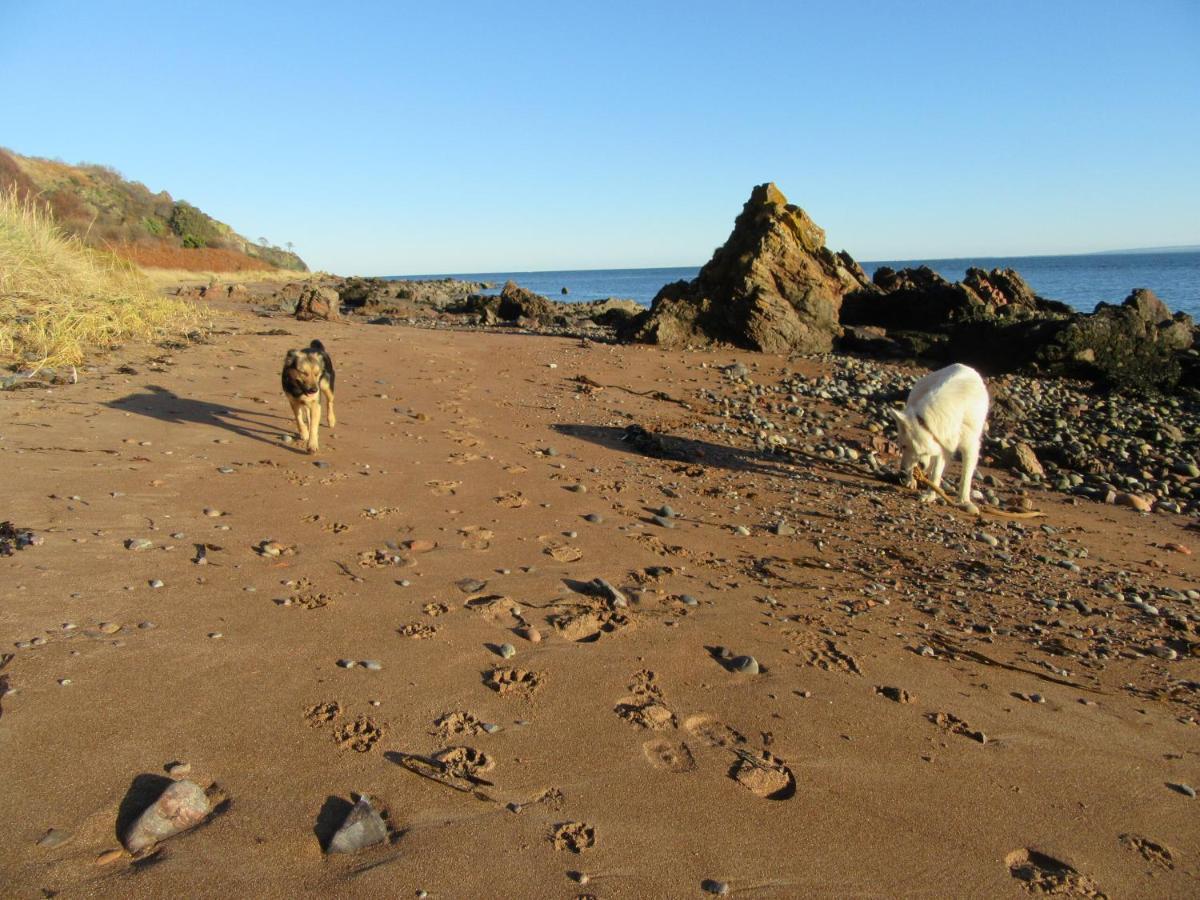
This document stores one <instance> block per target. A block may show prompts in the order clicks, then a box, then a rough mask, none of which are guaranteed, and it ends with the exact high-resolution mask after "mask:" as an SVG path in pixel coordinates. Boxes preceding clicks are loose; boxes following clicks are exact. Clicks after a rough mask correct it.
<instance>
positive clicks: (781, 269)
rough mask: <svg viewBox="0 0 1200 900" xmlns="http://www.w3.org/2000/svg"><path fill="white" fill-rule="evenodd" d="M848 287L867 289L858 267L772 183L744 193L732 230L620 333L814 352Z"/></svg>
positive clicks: (828, 344)
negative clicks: (689, 276) (696, 269)
mask: <svg viewBox="0 0 1200 900" xmlns="http://www.w3.org/2000/svg"><path fill="white" fill-rule="evenodd" d="M849 291H866V292H874V291H875V288H874V287H873V286H872V285H871V283H870V282H869V281H867V279H866V275H865V273H864V272H863V271H862V268H861V267H860V266H859V265H858V264H857V263H855V262H854V260H853V259H851V258H850V256H849V255H848V254H846V253H840V254H834V253H832V252H831V251H830V250H829V249H828V248H827V247H826V246H825V232H824V231H822V230H821V229H820V228H819V227H818V226H817V225H816V224H815V223H814V222H813V221H812V219H810V218H809V217H808V215H807V213H805V212H804V210H802V209H801V208H800V207H798V206H794V205H793V204H790V203H788V201H787V198H786V197H785V196H784V195H783V193H782V192H781V191H780V190H779V188H777V187H776V186H775V185H774V184H760V185H758V186H757V187H755V188H754V190H753V191H752V192H751V194H750V199H749V200H748V201H747V202H746V204H745V206H744V207H743V208H742V212H741V215H739V216H738V218H737V221H736V222H734V226H733V232H732V233H731V234H730V236H729V239H728V240H727V241H726V242H725V244H724V245H722V246H721V247H719V248H718V249H717V250H716V252H715V253H713V256H712V259H710V260H709V261H708V263H706V264H705V266H704V268H702V269H701V270H700V273H699V275H697V277H696V278H695V279H694V280H692V281H677V282H674V283H672V284H668V285H666V286H664V287H663V288H662V289H661V290H660V291H659V292H658V294H657V296H655V298H654V301H653V303H652V304H651V307H650V310H649V311H648V312H646V313H644V314H642V315H640V316H638V317H637V319H635V320H634V321H633V322H632V323H630V326H629V328H628V329H626V331H625V332H624V336H625V337H627V338H632V339H633V340H637V341H642V342H646V343H653V344H659V345H660V346H664V347H682V346H687V345H695V344H710V343H713V342H724V343H730V344H734V345H736V346H739V347H746V348H748V349H752V350H761V351H764V352H769V353H791V352H798V353H822V352H825V351H828V350H830V349H831V348H832V346H833V339H834V338H835V337H837V336H838V335H840V334H841V328H840V326H839V325H838V316H839V311H840V309H841V303H842V297H843V296H844V295H845V294H846V293H847V292H849Z"/></svg>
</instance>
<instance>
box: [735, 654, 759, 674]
mask: <svg viewBox="0 0 1200 900" xmlns="http://www.w3.org/2000/svg"><path fill="white" fill-rule="evenodd" d="M729 665H730V667H731V668H732V669H733V670H734V671H735V672H742V673H744V674H746V675H757V674H758V660H757V659H755V658H754V657H753V656H735V657H734V658H733V659H732V660H730V662H729Z"/></svg>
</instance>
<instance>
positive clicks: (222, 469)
mask: <svg viewBox="0 0 1200 900" xmlns="http://www.w3.org/2000/svg"><path fill="white" fill-rule="evenodd" d="M217 471H218V472H220V473H221V474H222V475H232V474H233V471H234V470H233V469H232V468H230V467H229V466H221V467H220V468H219V469H217Z"/></svg>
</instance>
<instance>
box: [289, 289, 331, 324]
mask: <svg viewBox="0 0 1200 900" xmlns="http://www.w3.org/2000/svg"><path fill="white" fill-rule="evenodd" d="M338 304H339V298H338V292H337V291H335V290H334V289H333V288H328V287H308V286H306V287H305V288H304V289H303V290H302V291H301V292H300V296H299V298H298V299H297V302H296V318H297V319H299V320H300V321H301V322H310V321H313V320H314V319H324V320H326V321H330V320H335V321H336V320H337V319H340V318H341V313H340V312H339V310H338Z"/></svg>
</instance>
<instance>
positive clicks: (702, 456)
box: [553, 424, 791, 476]
mask: <svg viewBox="0 0 1200 900" xmlns="http://www.w3.org/2000/svg"><path fill="white" fill-rule="evenodd" d="M553 428H554V430H555V431H556V432H558V433H559V434H562V435H566V436H568V437H574V438H579V439H580V440H584V441H589V442H590V443H593V444H599V445H600V446H601V447H607V448H608V449H610V450H618V451H621V452H624V453H631V454H633V455H634V456H648V457H650V458H652V459H661V460H663V461H664V462H675V463H685V464H694V465H702V466H720V467H721V468H724V469H730V470H732V471H735V472H754V473H758V474H761V475H775V476H787V475H790V474H791V470H790V469H789V468H788V466H787V463H786V461H784V460H782V459H779V458H778V457H774V458H773V457H771V456H770V455H768V454H765V453H759V452H757V451H753V450H739V449H738V448H737V447H727V446H724V445H722V444H713V443H710V442H709V441H698V440H695V439H694V438H684V437H677V436H675V435H663V434H656V435H653V439H654V441H655V442H656V446H650V447H647V446H646V445H645V443H644V441H639V440H638V439H637V436H632V437H631V436H630V434H629V432H628V431H627V430H626V429H624V428H616V427H613V426H609V425H569V424H557V425H554V426H553Z"/></svg>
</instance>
